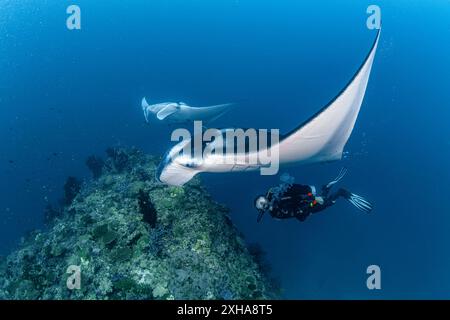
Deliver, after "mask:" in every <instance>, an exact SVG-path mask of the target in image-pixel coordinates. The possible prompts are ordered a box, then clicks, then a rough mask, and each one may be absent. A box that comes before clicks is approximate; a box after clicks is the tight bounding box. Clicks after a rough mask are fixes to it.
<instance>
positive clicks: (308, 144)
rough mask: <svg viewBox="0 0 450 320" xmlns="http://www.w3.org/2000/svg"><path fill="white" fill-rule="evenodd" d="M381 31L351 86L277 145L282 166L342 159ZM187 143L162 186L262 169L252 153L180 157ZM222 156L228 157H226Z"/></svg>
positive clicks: (171, 156) (165, 168)
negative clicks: (206, 174)
mask: <svg viewBox="0 0 450 320" xmlns="http://www.w3.org/2000/svg"><path fill="white" fill-rule="evenodd" d="M380 31H381V30H378V34H377V37H376V39H375V42H374V44H373V46H372V48H371V50H370V52H369V54H368V55H367V57H366V59H365V60H364V62H363V64H362V65H361V67H360V68H359V69H358V71H357V72H356V74H355V75H354V77H353V78H352V79H351V81H350V82H349V83H348V84H347V86H346V87H345V88H344V89H343V90H342V91H341V92H340V93H339V94H338V95H337V96H336V97H335V98H334V99H333V100H332V101H331V102H330V103H329V104H328V105H326V106H325V107H323V108H322V109H321V110H320V111H319V112H317V113H316V114H315V115H314V116H312V117H311V118H310V119H309V120H307V121H306V122H304V123H303V124H301V125H299V126H298V127H297V128H296V129H294V130H292V131H291V132H289V133H288V134H286V135H284V136H283V137H282V138H280V141H279V143H278V144H277V147H278V151H279V163H280V164H287V163H295V164H305V163H320V162H330V161H336V160H341V159H342V154H343V150H344V147H345V145H346V143H347V141H348V139H349V137H350V135H351V133H352V131H353V127H354V125H355V122H356V119H357V117H358V114H359V111H360V108H361V104H362V102H363V99H364V95H365V92H366V88H367V84H368V81H369V76H370V72H371V69H372V64H373V61H374V57H375V53H376V50H377V46H378V42H379V39H380ZM186 143H189V141H182V142H180V143H178V144H177V145H175V146H174V147H173V148H172V149H170V150H169V151H168V152H167V153H166V155H165V156H164V158H163V161H162V162H161V164H160V166H159V168H158V171H157V178H158V179H159V181H161V182H162V183H165V184H168V185H175V186H181V185H183V184H185V183H186V182H188V181H189V180H191V179H192V178H193V177H194V176H195V175H196V174H198V173H202V172H214V173H219V172H236V171H249V170H257V169H260V167H261V166H258V165H249V164H248V161H247V160H248V155H249V154H248V153H246V154H244V153H243V154H237V155H236V154H234V155H233V158H232V159H233V160H232V162H231V163H230V159H227V161H224V160H223V159H219V158H217V157H215V156H214V155H212V156H211V157H209V158H207V159H205V158H202V159H196V158H193V157H191V158H189V157H187V156H186V155H180V150H181V149H182V148H183V147H184V146H185V145H186ZM270 148H272V147H270ZM256 152H257V153H259V152H262V151H261V150H257V151H256ZM264 152H267V150H264ZM220 156H221V157H222V158H223V157H228V155H226V154H223V155H220Z"/></svg>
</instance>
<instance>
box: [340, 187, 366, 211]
mask: <svg viewBox="0 0 450 320" xmlns="http://www.w3.org/2000/svg"><path fill="white" fill-rule="evenodd" d="M344 198H345V199H346V200H347V201H348V202H350V203H351V204H352V205H354V206H355V207H356V208H357V209H358V210H361V211H363V212H366V213H369V212H370V211H372V209H373V205H372V204H371V203H370V202H369V201H367V200H366V199H364V198H363V197H361V196H358V195H357V194H354V193H351V192H348V193H346V194H345V195H344Z"/></svg>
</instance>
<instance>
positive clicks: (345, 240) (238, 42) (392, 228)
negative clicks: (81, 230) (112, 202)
mask: <svg viewBox="0 0 450 320" xmlns="http://www.w3.org/2000/svg"><path fill="white" fill-rule="evenodd" d="M73 3H75V4H78V5H79V6H80V7H81V10H82V30H80V31H69V30H67V29H66V27H65V20H66V17H67V15H66V13H65V10H66V8H67V6H68V5H70V4H73ZM372 3H373V2H372V1H358V2H356V1H339V2H338V1H312V0H310V1H294V0H277V1H261V0H259V1H257V0H228V1H225V0H219V1H217V0H216V1H206V0H196V1H194V0H190V1H186V0H171V1H164V0H152V1H129V2H127V3H125V2H124V1H95V2H94V1H87V0H78V1H75V2H69V1H56V0H54V1H41V0H40V1H37V0H23V1H20V2H18V1H5V0H1V1H0V142H1V153H0V253H3V254H6V253H7V252H9V251H10V250H11V249H12V248H14V246H15V245H16V244H17V243H18V241H19V239H20V237H21V236H22V235H23V234H24V232H25V231H27V230H30V229H33V228H37V227H42V225H41V222H42V212H43V208H44V207H45V205H46V204H47V202H51V203H54V202H56V201H57V200H58V198H60V197H61V195H62V185H63V183H64V180H65V178H66V177H67V176H68V175H77V176H81V177H86V178H87V177H89V175H88V171H87V169H86V168H85V165H84V160H85V158H86V157H87V156H88V155H90V154H92V153H97V154H102V152H103V150H104V149H105V148H106V147H107V146H110V145H123V146H138V147H140V148H142V149H144V150H145V151H147V152H151V153H157V154H160V153H162V152H164V151H165V149H166V148H167V147H168V145H169V143H168V140H169V134H170V128H168V127H165V126H163V125H158V124H155V125H152V126H147V125H145V124H144V122H143V115H142V112H141V110H140V107H139V106H140V99H141V98H142V97H143V96H144V95H145V96H147V97H148V100H149V101H150V102H161V101H167V100H175V101H179V100H181V101H186V102H187V103H189V104H191V105H196V106H197V105H198V106H203V105H210V104H217V103H224V102H237V103H239V105H238V108H236V109H235V110H234V112H233V113H230V114H228V115H227V116H226V117H224V118H222V119H221V120H220V121H218V122H217V123H216V124H217V125H218V126H219V125H222V126H225V125H228V126H241V127H257V128H258V127H262V128H281V130H282V131H288V130H290V129H291V128H293V127H295V126H296V125H298V124H299V123H300V122H302V121H303V120H305V119H306V118H308V117H309V116H310V115H311V114H313V113H315V112H316V111H317V110H318V109H319V108H320V107H322V106H323V105H324V104H325V103H327V102H328V101H329V100H330V99H331V98H332V97H334V95H335V94H336V93H337V92H339V91H340V89H341V88H342V87H343V85H344V84H346V83H347V81H348V80H349V79H350V78H351V76H352V75H353V73H354V72H355V71H356V70H357V68H358V67H359V65H360V64H361V62H362V60H363V58H364V57H365V56H366V54H367V52H368V50H369V48H370V46H371V44H372V42H373V39H374V37H375V32H374V31H370V30H368V29H367V28H366V25H365V22H366V18H367V14H366V8H367V6H368V5H370V4H372ZM375 3H376V4H378V5H379V6H380V7H381V8H382V14H383V32H382V39H381V42H380V45H379V49H378V53H377V56H376V60H375V63H374V66H373V72H372V76H371V79H370V83H369V87H368V90H367V94H366V98H365V101H364V104H363V107H362V111H361V114H360V117H359V119H358V122H357V125H356V127H355V130H354V132H353V135H352V138H351V140H350V142H349V144H348V145H347V151H349V153H350V155H349V158H348V159H346V160H345V161H344V162H341V163H335V164H327V165H315V166H306V167H291V168H283V170H282V172H289V173H290V174H291V175H294V176H295V177H296V181H297V182H300V183H308V184H317V185H321V184H323V183H325V182H327V181H328V180H329V179H331V178H333V177H334V176H335V175H336V174H337V172H338V170H339V168H340V166H342V165H343V164H345V165H346V166H348V167H349V169H350V170H349V174H348V176H347V177H346V179H345V181H344V182H345V185H346V186H347V187H348V188H349V189H351V190H352V191H354V192H356V193H359V194H361V195H364V196H366V197H368V198H369V199H370V200H372V201H373V202H374V203H375V206H376V208H375V210H374V212H373V214H371V215H363V214H360V213H359V212H357V211H356V210H354V208H352V207H350V206H349V205H348V204H347V203H345V202H340V203H338V204H337V205H336V206H335V207H333V208H331V209H329V210H327V212H326V213H324V214H320V215H317V216H314V217H312V218H311V219H309V220H308V221H306V222H305V223H303V224H300V223H298V222H296V221H282V222H280V221H273V220H270V219H269V218H268V217H266V219H265V220H264V221H263V223H262V224H256V222H255V215H256V213H255V211H254V209H253V207H252V202H253V199H254V197H255V196H256V195H257V194H259V193H262V192H264V191H265V190H266V189H267V188H268V187H270V186H271V185H274V184H276V183H277V182H278V177H261V176H259V175H258V174H257V173H250V174H241V175H237V174H230V175H206V176H204V179H203V180H204V181H205V183H206V184H207V186H208V189H209V190H210V192H211V193H212V194H213V195H214V197H215V198H216V199H217V200H219V201H221V202H224V203H225V204H226V205H228V206H229V207H230V208H231V209H232V218H233V220H234V221H235V223H236V225H237V226H238V228H239V229H240V230H242V232H243V233H244V234H245V236H246V238H247V240H248V241H249V242H259V243H261V244H262V246H263V248H264V249H265V250H267V252H268V259H269V260H270V262H271V263H272V266H273V273H274V275H275V276H278V277H279V278H280V279H281V281H282V285H283V288H284V293H285V296H286V297H287V298H450V274H449V271H448V270H450V234H449V233H448V229H449V225H450V210H449V209H450V204H449V201H448V194H449V188H448V184H449V182H450V181H449V178H450V170H449V161H450V140H449V137H450V127H449V125H448V123H449V122H448V118H449V111H448V108H449V107H450V104H449V101H450V90H449V89H450V59H449V57H450V42H449V38H450V3H449V2H448V1H446V0H436V1H432V2H426V1H419V0H414V1H406V0H403V1H395V2H394V1H376V2H375ZM11 161H12V163H11ZM371 264H377V265H380V267H381V270H382V290H381V291H378V292H374V291H369V290H368V289H367V288H366V277H367V275H366V273H365V271H366V268H367V266H369V265H371Z"/></svg>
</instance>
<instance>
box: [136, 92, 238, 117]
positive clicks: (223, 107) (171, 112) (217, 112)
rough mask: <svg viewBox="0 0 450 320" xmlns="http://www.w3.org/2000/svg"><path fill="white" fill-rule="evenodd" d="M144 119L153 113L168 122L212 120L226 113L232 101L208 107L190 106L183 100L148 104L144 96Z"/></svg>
mask: <svg viewBox="0 0 450 320" xmlns="http://www.w3.org/2000/svg"><path fill="white" fill-rule="evenodd" d="M141 105H142V110H143V111H144V116H145V121H146V122H147V123H148V122H149V116H150V115H151V114H153V115H154V116H155V117H156V119H158V120H159V121H165V122H169V123H184V122H191V121H196V120H198V121H212V120H215V119H217V118H218V117H220V116H222V115H223V114H224V113H226V112H227V111H228V110H229V109H230V107H231V106H232V105H233V104H232V103H226V104H219V105H215V106H209V107H201V108H198V107H191V106H189V105H187V104H186V103H184V102H163V103H157V104H153V105H150V104H149V103H148V102H147V99H146V98H145V97H144V98H143V99H142V102H141Z"/></svg>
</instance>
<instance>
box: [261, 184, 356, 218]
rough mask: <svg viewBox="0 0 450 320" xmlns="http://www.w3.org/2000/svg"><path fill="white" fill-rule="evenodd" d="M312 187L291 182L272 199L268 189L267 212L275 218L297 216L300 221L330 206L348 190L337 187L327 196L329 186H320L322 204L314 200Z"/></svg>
mask: <svg viewBox="0 0 450 320" xmlns="http://www.w3.org/2000/svg"><path fill="white" fill-rule="evenodd" d="M312 191H313V190H312V188H311V187H310V186H306V185H300V184H293V185H291V186H289V187H288V189H287V190H286V191H285V192H284V193H283V194H281V195H280V196H278V197H277V198H276V199H274V195H273V193H272V192H271V191H269V193H268V195H267V199H268V200H269V201H271V202H272V203H271V206H270V208H269V213H270V215H271V216H272V217H273V218H276V219H289V218H297V219H298V220H300V221H305V219H306V218H307V217H308V216H309V215H311V214H312V213H317V212H320V211H322V210H324V209H326V208H327V207H329V206H332V205H333V204H334V203H335V201H336V199H337V198H339V197H341V196H345V195H346V194H347V193H348V191H346V190H345V189H339V190H338V192H336V193H334V194H332V195H330V196H328V193H329V188H326V187H323V188H322V195H321V196H322V197H323V200H324V202H323V204H320V203H319V202H317V201H316V199H315V196H314V195H313V193H312Z"/></svg>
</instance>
